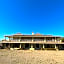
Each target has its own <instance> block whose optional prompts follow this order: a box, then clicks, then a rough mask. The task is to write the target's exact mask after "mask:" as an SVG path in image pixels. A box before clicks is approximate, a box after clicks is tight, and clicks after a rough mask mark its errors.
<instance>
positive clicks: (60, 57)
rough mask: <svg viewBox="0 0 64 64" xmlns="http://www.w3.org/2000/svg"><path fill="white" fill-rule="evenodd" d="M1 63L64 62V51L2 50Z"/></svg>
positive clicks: (49, 63)
mask: <svg viewBox="0 0 64 64" xmlns="http://www.w3.org/2000/svg"><path fill="white" fill-rule="evenodd" d="M0 64H64V51H43V50H42V51H40V50H37V51H28V50H27V51H24V50H14V51H10V50H0Z"/></svg>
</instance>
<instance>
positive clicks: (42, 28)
mask: <svg viewBox="0 0 64 64" xmlns="http://www.w3.org/2000/svg"><path fill="white" fill-rule="evenodd" d="M17 32H21V33H23V34H31V33H32V32H35V33H41V34H52V35H59V36H64V0H0V39H2V38H3V36H4V35H6V34H7V35H9V34H14V33H17Z"/></svg>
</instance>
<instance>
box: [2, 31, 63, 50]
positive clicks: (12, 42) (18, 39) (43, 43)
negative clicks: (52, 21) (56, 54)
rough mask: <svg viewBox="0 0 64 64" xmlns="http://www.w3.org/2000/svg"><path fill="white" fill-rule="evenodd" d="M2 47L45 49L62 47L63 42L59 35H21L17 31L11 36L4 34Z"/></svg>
mask: <svg viewBox="0 0 64 64" xmlns="http://www.w3.org/2000/svg"><path fill="white" fill-rule="evenodd" d="M1 43H2V45H3V47H4V48H8V49H11V50H13V49H22V50H28V49H29V50H45V49H54V50H55V49H56V50H58V49H64V43H63V42H62V41H61V37H60V36H52V35H42V34H39V33H37V34H34V33H33V32H32V35H23V34H21V33H17V34H14V35H11V36H8V35H6V36H5V39H4V40H2V41H1Z"/></svg>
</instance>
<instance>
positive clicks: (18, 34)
mask: <svg viewBox="0 0 64 64" xmlns="http://www.w3.org/2000/svg"><path fill="white" fill-rule="evenodd" d="M5 37H59V38H60V36H52V35H42V34H34V35H23V34H21V33H17V34H14V35H10V36H8V35H6V36H5Z"/></svg>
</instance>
